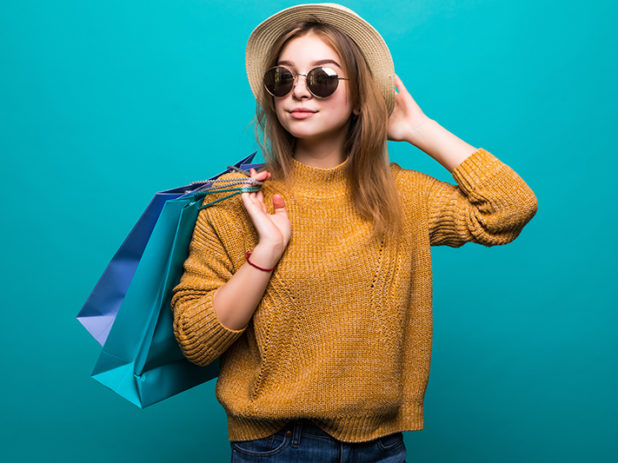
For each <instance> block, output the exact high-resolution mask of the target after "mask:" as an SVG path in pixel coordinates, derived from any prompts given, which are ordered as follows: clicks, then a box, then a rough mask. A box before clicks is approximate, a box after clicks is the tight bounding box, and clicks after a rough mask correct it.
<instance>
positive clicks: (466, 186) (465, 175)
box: [425, 148, 538, 247]
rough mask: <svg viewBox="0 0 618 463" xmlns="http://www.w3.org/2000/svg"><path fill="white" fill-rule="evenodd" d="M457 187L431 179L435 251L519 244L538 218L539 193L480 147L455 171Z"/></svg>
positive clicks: (429, 200)
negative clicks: (439, 247)
mask: <svg viewBox="0 0 618 463" xmlns="http://www.w3.org/2000/svg"><path fill="white" fill-rule="evenodd" d="M452 175H453V178H454V179H455V181H456V182H457V185H452V184H450V183H448V182H442V181H440V180H437V179H435V178H433V177H430V176H427V179H428V180H427V181H428V183H429V184H428V188H427V189H426V190H425V191H426V194H427V198H426V201H427V211H428V219H429V235H430V243H431V245H433V246H436V245H447V246H451V247H459V246H462V245H463V244H464V243H466V242H474V243H479V244H482V245H485V246H494V245H500V244H507V243H510V242H511V241H513V240H514V239H515V238H516V237H517V236H518V235H519V233H520V232H521V231H522V229H523V228H524V226H525V225H526V224H527V223H528V222H529V221H530V220H531V219H532V217H534V215H535V214H536V211H537V208H538V203H537V199H536V196H535V194H534V193H533V191H532V190H531V189H530V187H528V185H527V184H526V183H525V182H524V181H523V180H522V178H521V177H520V176H519V175H517V173H515V171H514V170H513V169H511V168H510V167H509V166H507V165H506V164H504V163H503V162H501V161H500V160H499V159H497V158H496V157H495V156H493V155H492V154H491V153H489V152H487V151H486V150H484V149H483V148H479V149H478V150H477V151H475V152H474V153H473V154H471V155H470V156H469V157H468V158H466V159H465V160H464V161H463V162H462V163H461V164H459V166H457V168H455V169H454V170H453V171H452Z"/></svg>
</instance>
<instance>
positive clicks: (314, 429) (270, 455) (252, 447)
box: [230, 419, 406, 463]
mask: <svg viewBox="0 0 618 463" xmlns="http://www.w3.org/2000/svg"><path fill="white" fill-rule="evenodd" d="M230 445H231V446H232V463H246V462H257V461H259V462H263V463H266V462H269V463H288V462H295V463H300V462H319V463H405V461H406V447H405V445H404V443H403V434H402V433H401V432H396V433H393V434H389V435H387V436H383V437H379V438H377V439H374V440H371V441H368V442H351V443H350V442H342V441H340V440H337V439H335V438H334V437H332V436H330V435H329V434H328V433H326V432H324V431H322V429H320V428H319V427H318V426H316V425H315V424H313V423H312V422H311V421H309V420H306V419H297V420H292V421H290V422H288V423H287V424H286V425H285V426H284V427H283V429H281V430H280V431H278V432H276V433H275V434H273V435H271V436H268V437H264V438H262V439H255V440H250V441H232V442H230Z"/></svg>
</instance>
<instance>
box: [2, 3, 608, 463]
mask: <svg viewBox="0 0 618 463" xmlns="http://www.w3.org/2000/svg"><path fill="white" fill-rule="evenodd" d="M291 4H292V3H290V2H282V1H263V0H262V1H245V2H242V3H241V2H229V1H216V2H212V1H205V0H193V1H189V0H178V1H167V2H166V1H129V2H127V1H118V0H107V1H105V2H103V1H100V2H92V1H86V2H84V1H69V0H56V1H51V2H48V1H38V2H37V1H31V0H15V1H4V2H3V3H2V8H1V9H0V156H1V161H2V162H1V164H0V175H1V180H2V181H1V182H0V188H1V189H2V190H1V194H2V197H3V202H2V205H3V206H2V214H1V220H2V227H0V233H1V234H2V235H1V243H2V249H3V252H2V259H1V260H0V266H1V267H0V273H1V278H0V285H2V286H1V289H2V335H1V336H0V348H1V352H2V354H1V357H0V358H1V362H2V364H1V365H0V366H1V368H2V372H3V374H2V380H1V381H0V387H1V389H2V394H1V398H0V407H1V412H0V413H1V416H2V419H1V420H0V426H1V427H2V429H1V430H0V443H1V449H0V458H1V459H2V460H3V461H7V462H35V461H36V462H43V461H58V462H67V463H68V462H83V461H89V462H112V461H113V462H114V463H124V462H130V463H138V462H152V463H158V462H166V461H187V462H188V461H204V462H206V461H229V457H230V448H229V443H228V441H227V427H226V426H227V422H226V418H225V413H224V411H223V408H222V407H221V406H220V404H219V403H218V402H217V401H216V398H215V396H214V385H215V384H214V381H213V382H211V383H208V384H205V385H202V386H199V387H197V388H194V389H192V390H190V391H187V392H185V393H183V394H181V395H179V396H176V397H174V398H171V399H169V400H166V401H164V402H162V403H159V404H157V405H154V406H152V407H150V408H147V409H145V410H140V409H138V408H137V407H135V406H134V405H131V404H130V403H128V402H126V401H125V400H124V399H121V398H120V397H118V396H116V395H115V394H114V393H112V392H111V391H109V390H107V389H106V388H104V387H103V386H101V385H100V384H99V383H97V382H96V381H94V380H93V379H91V378H90V377H89V374H90V372H91V371H92V368H93V366H94V362H95V360H96V357H97V353H98V351H99V348H98V345H97V344H96V342H95V341H93V340H92V339H91V338H90V337H89V336H88V334H87V333H86V331H85V330H84V329H83V328H82V327H81V325H80V324H79V323H78V322H77V321H76V320H75V318H74V317H75V315H76V314H77V312H78V311H79V310H80V308H81V305H82V304H83V303H84V301H85V300H86V298H87V297H88V295H89V293H90V291H91V290H92V288H93V287H94V285H95V283H96V282H97V280H98V277H99V276H100V274H101V273H102V271H103V270H104V269H105V266H106V265H107V263H108V261H109V259H110V258H111V256H112V255H113V253H114V252H115V250H116V249H117V248H118V246H119V245H120V243H121V242H122V240H123V238H124V236H126V234H127V233H128V231H129V230H130V229H131V227H132V225H133V223H134V222H135V220H137V218H138V217H139V215H140V213H141V211H142V210H143V209H144V207H145V206H146V205H147V203H148V202H149V200H150V198H151V197H152V195H153V193H154V192H155V191H157V190H162V189H166V188H169V187H174V186H177V185H181V184H184V183H186V182H188V181H192V180H198V179H204V178H208V177H210V176H212V175H214V174H215V173H217V172H219V171H220V170H221V168H222V167H225V166H226V165H227V164H230V163H232V162H235V161H236V160H238V159H240V158H241V157H243V156H245V155H247V154H249V153H251V152H253V151H255V150H256V149H257V145H256V143H255V141H254V139H253V132H252V127H251V126H250V125H249V124H250V123H251V120H252V117H253V113H254V109H255V102H254V99H253V96H252V94H251V92H250V90H249V86H248V84H247V81H246V76H245V69H244V48H245V44H246V41H247V38H248V36H249V33H250V32H251V30H252V29H253V27H255V26H256V25H257V24H258V23H259V22H260V21H261V20H263V19H265V18H266V17H267V16H269V15H271V14H273V13H275V12H276V11H278V10H279V9H281V8H283V7H285V6H289V5H291ZM346 5H347V6H349V7H351V8H352V9H354V10H355V11H357V12H358V13H359V14H361V16H363V17H364V18H366V19H367V20H368V21H369V22H371V23H372V24H373V25H374V26H375V27H376V28H377V29H378V30H379V31H380V32H381V33H382V34H383V36H384V38H385V39H386V41H387V43H388V44H389V47H390V48H391V51H392V54H393V57H394V60H395V68H396V71H397V72H398V74H399V75H400V76H401V78H402V79H403V81H404V83H405V84H406V86H407V88H408V89H409V90H410V92H411V93H412V95H413V97H414V98H415V99H416V101H417V102H418V103H419V105H420V106H421V108H423V110H424V111H425V113H426V114H427V115H429V116H430V117H432V118H433V119H436V120H437V121H438V122H439V123H441V124H442V125H443V126H444V127H446V128H447V129H449V130H450V131H452V132H453V133H455V134H456V135H458V136H459V137H461V138H463V139H464V140H466V141H467V142H469V143H470V144H472V145H474V146H479V147H484V148H485V149H487V150H489V151H490V152H492V153H493V154H495V155H496V156H497V157H498V158H500V159H501V160H502V161H504V162H505V163H507V164H508V165H510V166H511V167H512V168H513V169H515V171H516V172H518V173H519V174H520V175H521V176H522V177H523V178H524V179H525V181H526V182H527V183H528V184H529V185H530V186H531V187H532V189H533V190H534V191H535V193H536V195H537V197H538V200H539V210H538V213H537V215H536V216H535V218H534V219H533V220H532V221H531V222H530V223H529V225H528V226H527V227H526V228H525V229H524V231H523V232H522V234H521V235H520V236H519V238H518V239H517V240H516V241H515V242H513V243H511V244H509V245H508V246H503V247H494V248H485V247H483V246H479V245H474V244H467V245H466V246H464V247H462V248H459V249H451V248H433V256H434V350H433V357H432V372H431V378H430V381H429V387H428V390H427V395H426V402H425V429H424V430H423V431H419V432H406V433H405V434H404V435H405V442H406V446H407V448H408V461H410V462H505V463H510V462H545V461H561V462H579V461H594V462H609V461H615V460H614V458H615V457H616V454H617V453H618V439H616V436H617V435H618V398H617V395H616V390H617V389H618V388H617V386H618V384H617V383H618V381H617V379H618V362H617V360H618V359H617V352H618V336H617V335H616V328H617V327H618V315H617V311H616V302H615V297H614V294H615V292H614V290H612V287H615V282H614V280H615V277H616V270H615V262H616V227H617V225H618V212H617V206H616V205H617V200H618V194H617V192H618V189H617V188H616V180H615V176H616V168H617V167H618V162H617V160H616V158H617V154H618V151H617V149H616V143H615V137H616V135H615V134H616V125H617V123H618V115H617V111H616V108H617V107H618V98H617V95H616V93H617V90H616V89H617V87H618V86H617V85H616V84H617V82H618V79H617V77H618V76H617V74H618V72H617V71H618V66H617V60H616V59H615V53H616V49H617V43H616V42H617V40H616V35H615V32H613V27H614V25H615V23H616V20H617V19H618V15H617V8H616V6H615V5H616V4H615V2H610V1H592V2H586V3H582V2H574V1H560V2H559V1H542V0H541V1H539V0H535V1H531V0H522V1H520V2H507V1H497V0H496V1H490V0H459V1H454V0H452V1H445V0H441V1H438V0H424V1H409V0H407V1H398V0H397V1H389V2H373V1H349V2H346ZM390 153H391V158H392V160H393V161H396V162H398V163H400V164H401V165H402V166H403V167H406V168H410V169H417V170H421V171H423V172H426V173H429V174H431V175H433V176H435V177H437V178H440V179H442V180H446V181H450V182H454V181H453V179H452V177H451V176H450V174H449V173H448V172H447V171H446V170H445V169H444V168H442V166H440V165H439V164H438V163H436V162H435V161H434V160H433V159H431V158H430V157H429V156H427V155H426V154H424V153H423V152H421V151H420V150H418V149H416V148H414V147H412V146H410V145H407V146H406V145H403V144H396V143H393V144H391V145H390Z"/></svg>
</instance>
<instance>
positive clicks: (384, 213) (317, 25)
mask: <svg viewBox="0 0 618 463" xmlns="http://www.w3.org/2000/svg"><path fill="white" fill-rule="evenodd" d="M309 32H313V33H315V34H316V35H317V36H319V37H320V38H321V39H322V40H324V42H325V43H326V44H328V45H329V46H331V47H332V48H333V49H334V50H335V51H336V52H337V53H338V54H339V56H340V57H341V59H342V61H343V68H344V71H345V72H346V74H347V77H348V78H349V81H348V82H349V89H350V97H351V101H352V108H354V110H355V111H354V113H356V112H358V115H356V114H354V113H353V114H352V116H351V120H350V124H349V130H348V135H347V138H346V143H345V146H344V150H345V152H346V153H348V156H350V160H349V161H350V162H349V166H348V169H347V171H346V172H347V175H348V177H347V181H348V185H349V186H350V191H351V195H352V201H353V204H354V207H355V208H356V210H357V212H358V214H359V215H360V216H361V217H362V218H363V219H365V220H369V221H371V222H372V223H373V232H372V236H371V239H381V238H383V237H384V236H385V235H389V234H392V235H396V234H398V233H399V232H400V230H401V204H400V200H399V193H398V191H397V188H396V186H395V182H394V179H393V176H392V174H391V169H390V163H389V159H388V153H387V149H386V140H387V127H388V111H387V109H386V104H385V102H384V98H383V97H382V94H381V93H380V91H379V89H378V87H377V85H376V84H375V81H374V80H373V77H372V74H371V70H370V69H369V66H368V65H367V62H366V61H365V58H364V56H363V54H362V52H361V51H360V50H359V48H358V46H357V45H356V44H355V43H354V41H352V39H350V38H349V37H348V36H347V35H346V34H344V33H342V32H340V31H338V30H337V29H335V28H333V27H331V26H329V25H328V24H324V23H321V22H319V21H305V22H302V23H299V24H297V25H295V26H294V27H291V28H290V29H289V30H288V31H287V32H286V33H284V34H282V35H281V37H279V39H278V40H277V41H276V42H275V44H274V46H273V47H272V49H271V53H270V55H269V61H268V68H270V67H273V66H276V64H277V60H278V58H279V55H280V54H281V51H282V49H283V47H284V46H285V44H286V43H287V42H288V41H289V40H291V39H293V38H296V37H300V36H303V35H306V34H308V33H309ZM256 122H257V123H256V126H255V131H256V138H257V141H258V144H259V145H260V147H261V149H262V152H263V154H264V159H265V161H266V166H265V168H266V169H267V170H268V171H269V172H270V173H271V174H272V178H273V180H275V179H279V180H284V181H285V182H286V184H287V185H288V186H289V187H290V188H291V187H292V183H293V178H292V176H291V173H292V161H291V159H290V158H291V157H292V155H293V153H294V150H295V145H296V139H295V137H293V136H292V135H291V134H290V133H289V132H288V131H287V130H285V128H283V126H282V125H281V124H280V122H279V119H278V118H277V115H276V112H275V107H274V102H273V99H272V98H271V97H267V98H265V101H264V104H263V106H261V105H260V103H259V102H258V105H257V110H256Z"/></svg>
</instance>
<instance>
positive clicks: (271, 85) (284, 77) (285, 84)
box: [264, 66, 294, 96]
mask: <svg viewBox="0 0 618 463" xmlns="http://www.w3.org/2000/svg"><path fill="white" fill-rule="evenodd" d="M293 86H294V76H293V75H292V73H291V72H290V71H289V70H288V69H286V68H284V67H281V66H279V67H276V68H272V69H269V70H268V71H266V74H264V87H266V90H267V91H268V93H270V94H271V95H273V96H284V95H287V93H288V92H289V91H290V90H292V87H293Z"/></svg>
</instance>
